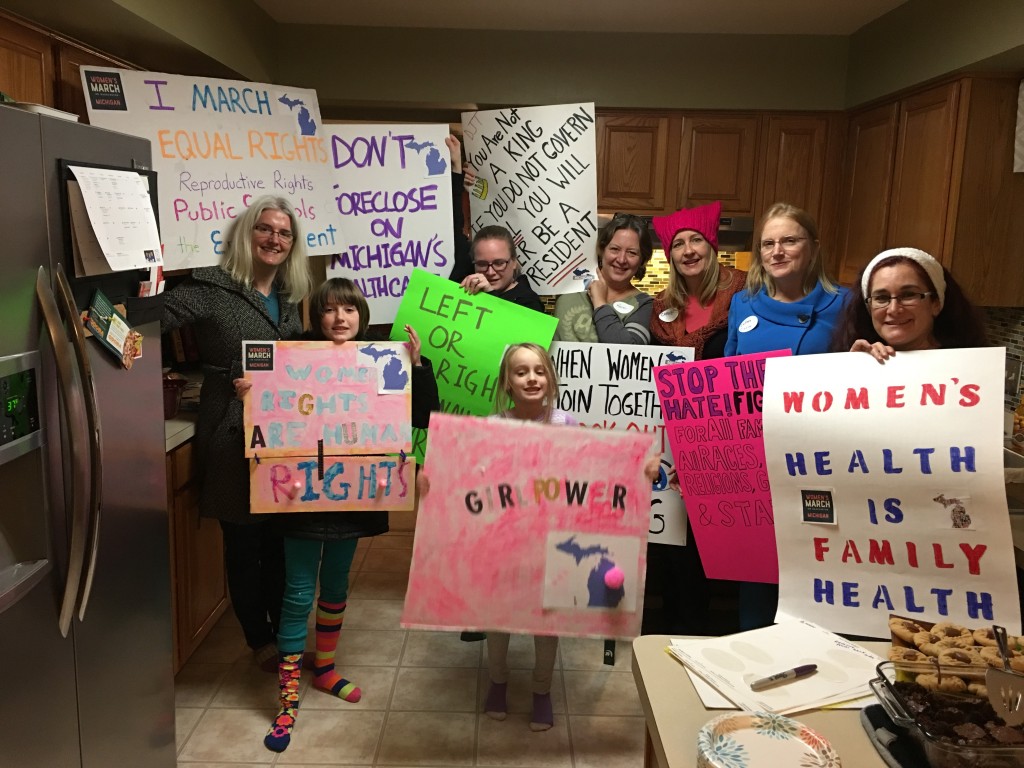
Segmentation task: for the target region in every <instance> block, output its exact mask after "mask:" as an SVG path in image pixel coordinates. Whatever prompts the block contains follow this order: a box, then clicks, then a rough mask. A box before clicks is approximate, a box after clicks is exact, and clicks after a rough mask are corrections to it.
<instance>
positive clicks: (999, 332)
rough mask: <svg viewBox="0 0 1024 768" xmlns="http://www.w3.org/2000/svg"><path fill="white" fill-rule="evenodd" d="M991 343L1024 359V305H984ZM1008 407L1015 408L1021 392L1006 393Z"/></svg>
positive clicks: (983, 309) (1016, 358) (1007, 354)
mask: <svg viewBox="0 0 1024 768" xmlns="http://www.w3.org/2000/svg"><path fill="white" fill-rule="evenodd" d="M982 314H983V315H984V318H985V330H986V331H988V340H989V343H990V344H992V345H994V346H997V347H1006V356H1007V357H1008V358H1013V359H1015V360H1024V307H982ZM1005 402H1006V407H1007V408H1008V409H1010V410H1013V409H1014V408H1016V407H1017V404H1018V403H1019V402H1020V393H1019V392H1018V393H1017V394H1014V395H1005Z"/></svg>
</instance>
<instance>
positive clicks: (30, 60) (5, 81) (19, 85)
mask: <svg viewBox="0 0 1024 768" xmlns="http://www.w3.org/2000/svg"><path fill="white" fill-rule="evenodd" d="M0 22H2V23H0V91H3V92H4V93H6V94H7V95H8V96H10V97H11V98H12V99H14V100H15V101H25V102H28V103H29V104H43V105H45V106H47V107H52V106H54V100H53V49H52V43H51V39H50V36H49V35H47V34H44V33H42V32H39V31H37V30H35V29H32V28H31V27H27V26H24V25H23V24H19V23H18V22H17V21H15V20H13V19H10V18H8V17H6V16H3V15H0Z"/></svg>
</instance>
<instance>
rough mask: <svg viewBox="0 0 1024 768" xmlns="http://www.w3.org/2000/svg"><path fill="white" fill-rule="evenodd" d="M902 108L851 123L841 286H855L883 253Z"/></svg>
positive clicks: (891, 107)
mask: <svg viewBox="0 0 1024 768" xmlns="http://www.w3.org/2000/svg"><path fill="white" fill-rule="evenodd" d="M898 108H899V105H898V104H884V105H882V106H880V107H875V108H873V109H869V110H867V111H866V112H861V113H858V114H855V115H853V116H852V117H851V118H850V122H849V127H848V129H847V134H846V159H845V162H844V165H843V190H844V194H843V195H842V196H841V198H840V201H841V203H840V217H841V224H840V228H839V240H838V249H839V280H840V282H843V283H847V284H851V283H853V281H854V280H855V279H856V277H857V273H858V272H860V270H861V269H862V268H863V267H864V265H865V264H867V263H868V262H869V261H871V259H872V258H873V257H874V256H875V254H877V253H878V252H879V251H881V250H883V249H884V248H885V243H886V226H887V225H888V223H889V198H890V192H891V189H892V171H893V157H894V156H895V153H896V125H897V115H898Z"/></svg>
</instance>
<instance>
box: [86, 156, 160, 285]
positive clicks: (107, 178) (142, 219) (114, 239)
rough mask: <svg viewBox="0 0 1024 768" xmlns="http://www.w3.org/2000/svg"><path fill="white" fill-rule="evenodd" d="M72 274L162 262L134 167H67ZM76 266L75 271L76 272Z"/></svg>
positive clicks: (149, 205) (147, 199)
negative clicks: (73, 258)
mask: <svg viewBox="0 0 1024 768" xmlns="http://www.w3.org/2000/svg"><path fill="white" fill-rule="evenodd" d="M68 167H69V168H70V169H71V171H72V173H74V174H75V181H71V180H69V181H68V203H69V206H68V207H69V208H70V211H71V227H72V231H73V233H74V238H73V239H74V248H75V262H76V273H78V274H79V275H80V276H81V275H96V274H104V273H106V272H121V271H124V270H128V269H149V268H151V267H154V266H157V265H161V264H163V256H162V254H161V249H160V233H159V231H158V230H157V226H156V215H155V214H154V213H153V204H152V200H151V199H150V197H149V187H148V183H147V179H145V178H144V177H143V176H140V175H139V174H138V173H135V172H134V171H119V170H112V169H108V168H85V167H82V166H74V165H72V166H68ZM79 268H81V271H79Z"/></svg>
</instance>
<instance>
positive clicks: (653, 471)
mask: <svg viewBox="0 0 1024 768" xmlns="http://www.w3.org/2000/svg"><path fill="white" fill-rule="evenodd" d="M659 475H661V456H660V455H658V454H656V453H652V454H651V455H650V456H648V457H647V461H646V462H645V463H644V476H645V477H646V478H647V479H648V480H649V481H651V482H652V483H653V482H654V481H655V480H657V479H658V477H659Z"/></svg>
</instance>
